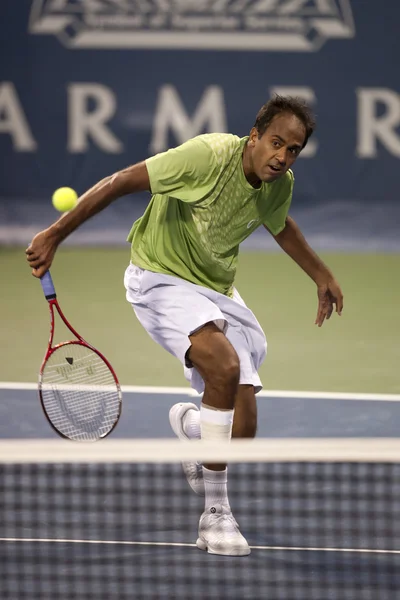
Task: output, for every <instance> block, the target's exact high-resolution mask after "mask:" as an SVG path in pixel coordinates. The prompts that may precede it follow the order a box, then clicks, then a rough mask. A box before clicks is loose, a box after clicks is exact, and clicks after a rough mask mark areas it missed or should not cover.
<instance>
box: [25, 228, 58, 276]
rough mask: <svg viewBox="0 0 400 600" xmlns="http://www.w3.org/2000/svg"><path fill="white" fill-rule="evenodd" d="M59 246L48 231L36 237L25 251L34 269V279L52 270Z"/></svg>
mask: <svg viewBox="0 0 400 600" xmlns="http://www.w3.org/2000/svg"><path fill="white" fill-rule="evenodd" d="M57 245H58V244H57V243H56V241H55V239H54V237H53V236H52V235H51V234H50V232H49V231H48V230H47V229H45V230H44V231H41V232H40V233H38V234H37V235H35V237H34V238H33V240H32V242H31V243H30V245H29V246H28V248H27V249H26V250H25V254H26V258H27V261H28V263H29V266H30V267H31V268H32V275H33V276H34V277H39V278H40V277H42V276H43V275H44V274H45V273H46V271H48V270H49V269H50V267H51V263H52V262H53V258H54V254H55V252H56V250H57Z"/></svg>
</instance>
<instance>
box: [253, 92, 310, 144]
mask: <svg viewBox="0 0 400 600" xmlns="http://www.w3.org/2000/svg"><path fill="white" fill-rule="evenodd" d="M282 113H291V114H292V115H295V116H296V117H297V118H298V119H299V121H301V122H302V123H303V125H304V127H305V130H306V139H305V141H304V144H303V148H304V147H305V146H306V145H307V142H308V138H309V137H310V136H311V135H312V134H313V132H314V129H315V117H314V114H313V112H312V110H311V108H310V107H309V106H307V104H306V103H305V102H304V100H302V99H301V98H294V97H292V96H279V95H278V94H276V95H275V96H274V97H273V98H271V100H269V101H268V102H267V103H266V104H264V106H262V107H261V108H260V110H259V111H258V114H257V117H256V122H255V123H254V127H255V128H256V129H257V131H258V135H259V137H261V136H262V135H264V133H265V131H266V130H267V129H268V127H269V125H270V124H271V122H272V120H273V119H274V117H276V115H279V114H282Z"/></svg>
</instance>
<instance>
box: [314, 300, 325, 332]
mask: <svg viewBox="0 0 400 600" xmlns="http://www.w3.org/2000/svg"><path fill="white" fill-rule="evenodd" d="M324 319H325V312H324V306H323V304H322V302H320V303H319V305H318V312H317V318H316V319H315V324H316V325H318V327H321V325H322V323H323V322H324Z"/></svg>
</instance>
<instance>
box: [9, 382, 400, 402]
mask: <svg viewBox="0 0 400 600" xmlns="http://www.w3.org/2000/svg"><path fill="white" fill-rule="evenodd" d="M37 386H38V384H37V383H19V382H15V381H0V390H21V391H25V390H28V391H29V390H37ZM121 387H122V392H124V393H126V394H163V395H164V394H169V395H176V396H180V395H183V396H199V394H198V393H197V392H195V391H194V390H192V389H191V388H189V387H157V386H140V385H123V386H121ZM257 397H258V398H293V399H296V398H299V399H310V400H359V401H363V402H400V394H366V393H362V392H360V393H353V392H304V391H295V390H261V392H259V393H258V394H257Z"/></svg>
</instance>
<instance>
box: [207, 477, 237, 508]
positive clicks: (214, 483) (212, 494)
mask: <svg viewBox="0 0 400 600" xmlns="http://www.w3.org/2000/svg"><path fill="white" fill-rule="evenodd" d="M203 477H204V489H205V493H206V503H205V507H204V508H205V510H208V509H209V508H211V507H212V506H215V505H216V504H222V505H223V506H226V507H227V508H230V506H229V500H228V491H227V483H228V469H225V470H224V471H212V470H211V469H206V467H203Z"/></svg>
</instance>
